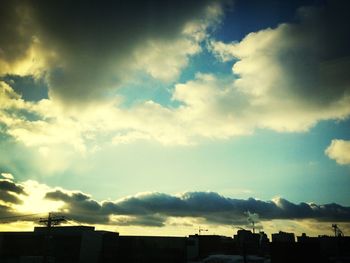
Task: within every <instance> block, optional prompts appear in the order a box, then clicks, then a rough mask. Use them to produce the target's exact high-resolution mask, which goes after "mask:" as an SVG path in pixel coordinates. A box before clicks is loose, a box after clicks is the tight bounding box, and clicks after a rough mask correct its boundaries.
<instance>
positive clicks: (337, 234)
mask: <svg viewBox="0 0 350 263" xmlns="http://www.w3.org/2000/svg"><path fill="white" fill-rule="evenodd" d="M332 228H333V229H334V236H335V237H342V236H344V234H343V231H341V230H340V228H339V227H338V225H337V224H332Z"/></svg>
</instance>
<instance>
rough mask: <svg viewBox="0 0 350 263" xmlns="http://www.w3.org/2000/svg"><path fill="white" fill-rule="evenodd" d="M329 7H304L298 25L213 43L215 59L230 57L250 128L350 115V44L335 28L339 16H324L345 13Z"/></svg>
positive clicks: (300, 126)
mask: <svg viewBox="0 0 350 263" xmlns="http://www.w3.org/2000/svg"><path fill="white" fill-rule="evenodd" d="M333 5H337V4H335V3H333ZM333 9H334V8H333ZM333 9H332V8H330V10H328V9H327V10H317V9H312V8H310V9H303V17H302V18H301V21H300V22H299V23H298V24H281V25H279V26H278V27H277V28H275V29H271V28H269V29H265V30H261V31H258V32H255V33H250V34H248V35H247V36H246V37H245V38H244V39H243V40H242V41H240V42H238V43H237V42H236V43H229V44H225V43H223V42H216V41H212V43H211V46H210V47H211V49H212V50H213V52H214V53H215V54H216V55H217V56H218V58H219V59H220V60H222V61H229V60H234V64H233V67H232V72H233V73H234V74H236V75H237V79H236V80H235V82H234V84H233V85H234V88H235V89H237V90H238V91H240V92H242V93H244V94H245V95H246V96H247V101H248V104H247V106H248V111H249V112H250V114H251V115H253V116H254V119H255V126H257V127H265V128H269V129H273V130H276V131H291V132H295V131H297V132H298V131H306V130H308V129H309V128H310V127H312V126H313V125H314V124H315V123H317V122H318V121H321V120H327V119H341V120H342V119H345V118H347V117H348V116H349V115H350V79H349V77H348V74H347V73H346V72H345V71H346V69H347V68H349V67H350V56H349V54H348V52H347V50H348V48H347V44H349V43H348V39H347V37H346V36H345V35H342V34H340V33H339V32H338V31H337V30H334V28H337V27H342V26H343V25H342V24H338V23H339V22H341V21H342V20H341V19H339V20H337V19H334V20H329V18H330V17H334V16H343V15H344V14H343V12H340V13H339V14H334V13H332V12H333V11H334V10H333ZM337 10H338V9H337ZM316 22H319V24H318V23H316ZM320 24H321V25H324V27H322V26H320ZM347 30H348V27H344V31H345V32H346V31H347ZM344 31H342V32H344ZM329 39H337V40H336V42H339V43H341V44H334V43H333V42H330V41H329Z"/></svg>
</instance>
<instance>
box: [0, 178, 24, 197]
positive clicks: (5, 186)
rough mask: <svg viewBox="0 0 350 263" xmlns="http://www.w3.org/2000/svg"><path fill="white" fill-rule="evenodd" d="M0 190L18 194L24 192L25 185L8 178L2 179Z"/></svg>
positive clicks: (0, 180)
mask: <svg viewBox="0 0 350 263" xmlns="http://www.w3.org/2000/svg"><path fill="white" fill-rule="evenodd" d="M0 190H1V191H8V192H13V193H16V194H23V193H24V190H23V186H21V185H19V184H16V183H14V182H12V181H11V180H7V179H0Z"/></svg>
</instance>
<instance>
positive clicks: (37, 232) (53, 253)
mask: <svg viewBox="0 0 350 263" xmlns="http://www.w3.org/2000/svg"><path fill="white" fill-rule="evenodd" d="M0 262H1V263H48V262H50V263H51V262H54V263H63V262H65V263H102V262H106V263H112V262H128V263H129V262H130V263H190V262H206V263H213V262H215V263H218V262H244V263H251V262H260V263H263V262H264V263H267V262H271V263H289V262H291V263H292V262H293V263H296V262H297V263H303V262H320V263H333V262H334V263H335V262H337V263H350V237H347V236H332V237H331V236H318V237H309V236H307V235H306V234H303V235H301V236H298V237H297V239H296V240H295V235H294V234H293V233H286V232H281V231H280V232H279V233H274V234H272V242H270V241H269V239H268V238H267V235H266V234H265V233H263V232H261V233H252V232H251V231H249V230H243V229H242V230H238V231H237V234H236V235H234V236H233V237H225V236H219V235H190V236H188V237H164V236H163V237H159V236H121V235H119V234H118V233H116V232H110V231H97V230H95V228H94V227H91V226H64V227H63V226H56V227H35V228H34V231H32V232H0Z"/></svg>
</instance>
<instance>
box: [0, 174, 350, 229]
mask: <svg viewBox="0 0 350 263" xmlns="http://www.w3.org/2000/svg"><path fill="white" fill-rule="evenodd" d="M4 180H9V179H2V181H1V182H3V181H4ZM6 182H9V183H8V184H4V183H1V184H0V186H1V188H2V189H1V193H3V192H8V193H12V194H13V196H17V197H18V200H21V202H17V201H16V202H12V201H13V200H9V199H8V196H5V195H0V212H1V213H2V214H1V216H2V217H3V216H9V215H26V214H29V213H30V214H32V213H48V212H56V213H61V214H63V215H66V216H67V218H69V219H72V220H75V221H77V222H80V223H88V224H101V225H119V226H157V227H160V226H167V225H168V224H171V225H173V224H176V221H177V220H178V222H187V223H186V224H189V222H197V223H198V222H201V223H203V224H213V225H223V226H232V225H241V226H246V225H247V223H248V221H247V214H250V215H254V216H256V215H259V225H262V226H263V225H266V224H267V223H268V222H269V221H271V220H297V221H298V220H313V221H315V222H316V221H317V222H349V221H350V207H345V206H342V205H339V204H334V203H332V204H324V205H317V204H315V203H300V204H294V203H292V202H290V201H288V200H286V199H283V198H276V199H273V200H271V201H262V200H258V199H255V198H249V199H234V198H229V197H225V196H222V195H220V194H218V193H216V192H185V193H182V194H178V195H170V194H166V193H158V192H146V193H139V194H136V195H132V196H127V197H124V198H121V199H118V200H115V201H111V200H108V201H107V200H105V201H97V200H95V199H94V198H93V197H92V196H91V195H88V194H85V193H83V192H81V191H71V190H67V189H62V188H52V187H49V186H47V185H45V184H40V183H38V182H36V181H32V180H30V181H24V182H20V183H18V182H15V181H14V180H10V181H6ZM4 190H5V191H4ZM9 220H10V221H11V220H12V221H18V220H25V219H21V218H12V219H9ZM28 220H29V219H28Z"/></svg>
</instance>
